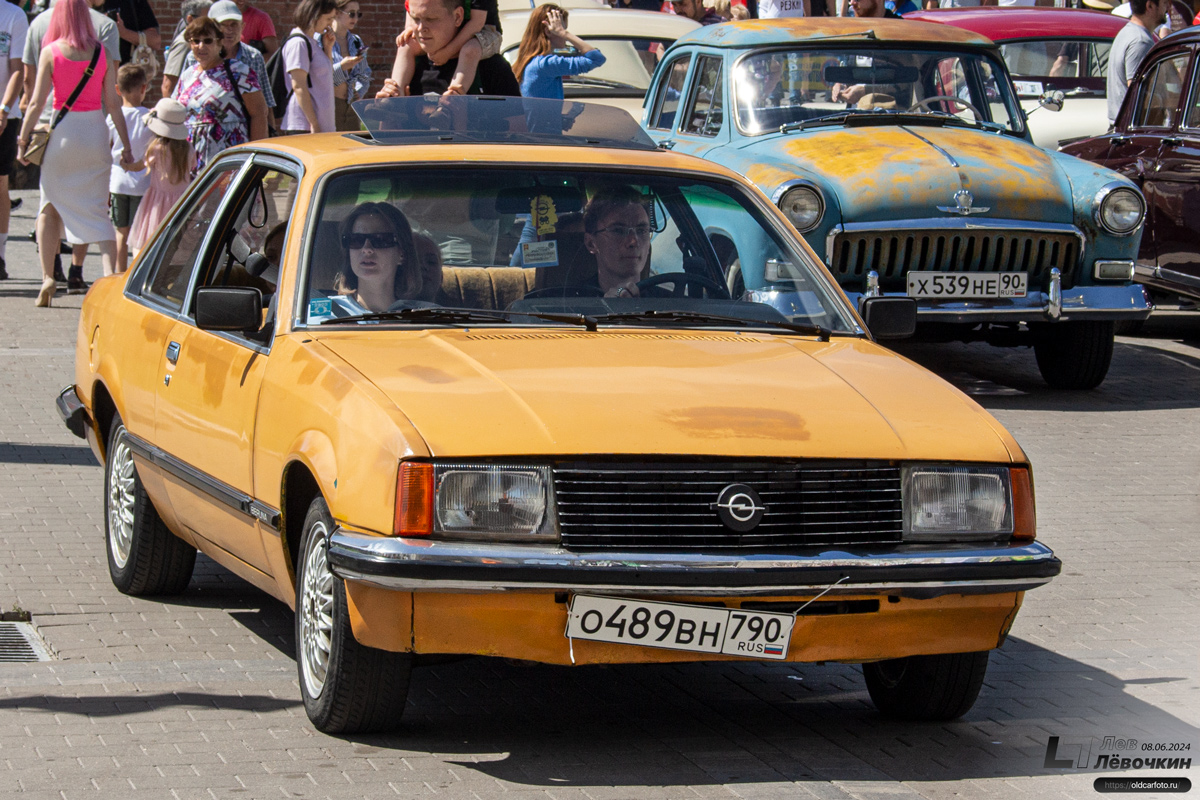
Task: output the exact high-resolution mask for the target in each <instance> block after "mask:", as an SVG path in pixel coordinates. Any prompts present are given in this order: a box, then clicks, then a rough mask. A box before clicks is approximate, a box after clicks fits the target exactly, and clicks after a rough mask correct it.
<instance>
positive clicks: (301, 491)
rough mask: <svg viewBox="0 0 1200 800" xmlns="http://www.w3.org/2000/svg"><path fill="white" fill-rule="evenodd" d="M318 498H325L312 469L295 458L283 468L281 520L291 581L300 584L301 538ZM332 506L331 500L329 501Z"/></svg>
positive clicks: (301, 460)
mask: <svg viewBox="0 0 1200 800" xmlns="http://www.w3.org/2000/svg"><path fill="white" fill-rule="evenodd" d="M318 496H322V497H323V496H324V493H323V492H322V491H321V486H320V484H319V483H318V482H317V477H316V475H315V474H314V472H313V470H312V468H311V466H310V465H309V464H308V463H307V462H306V461H304V460H303V459H300V458H294V459H292V460H291V461H289V462H288V463H287V466H285V467H284V469H283V482H282V485H281V486H280V500H281V503H280V511H281V512H282V514H283V518H282V520H281V521H280V525H281V530H282V533H283V549H284V555H285V556H286V562H287V570H288V582H289V583H290V584H291V585H293V586H295V584H296V563H297V559H298V558H299V556H300V537H301V536H303V534H304V517H305V515H307V514H308V507H309V505H311V504H312V501H313V500H314V499H315V498H317V497H318ZM325 502H326V503H328V502H329V501H328V498H327V499H326V501H325Z"/></svg>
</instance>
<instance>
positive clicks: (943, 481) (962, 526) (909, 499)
mask: <svg viewBox="0 0 1200 800" xmlns="http://www.w3.org/2000/svg"><path fill="white" fill-rule="evenodd" d="M903 491H904V540H905V541H907V542H949V541H995V540H999V539H1007V538H1008V537H1009V536H1011V535H1012V532H1013V514H1012V485H1011V478H1010V475H1009V470H1008V468H1007V467H974V466H972V467H950V466H945V467H943V466H927V465H922V464H915V465H911V466H908V467H905V468H904V489H903Z"/></svg>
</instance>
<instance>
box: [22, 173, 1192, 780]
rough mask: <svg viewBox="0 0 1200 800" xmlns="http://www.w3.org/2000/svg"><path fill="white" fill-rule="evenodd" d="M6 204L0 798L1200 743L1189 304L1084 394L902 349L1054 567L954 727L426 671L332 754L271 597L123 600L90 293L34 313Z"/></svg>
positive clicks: (939, 350) (976, 766) (623, 677)
mask: <svg viewBox="0 0 1200 800" xmlns="http://www.w3.org/2000/svg"><path fill="white" fill-rule="evenodd" d="M18 194H19V195H20V196H22V197H24V198H25V207H24V208H22V209H21V210H20V211H18V212H17V213H16V214H15V216H14V219H13V224H12V235H13V236H14V237H17V238H16V239H15V240H14V241H10V243H9V245H8V269H9V272H10V274H11V275H12V278H11V279H10V280H8V281H5V282H0V407H3V408H4V409H5V412H4V413H3V414H0V610H7V609H9V608H10V607H12V606H14V605H16V606H19V607H20V608H23V609H26V610H28V611H30V612H32V614H33V621H34V623H35V625H36V627H37V629H38V630H39V631H40V633H41V635H42V637H43V638H44V639H45V642H46V643H47V644H48V645H49V647H50V648H51V649H52V650H53V652H54V653H55V654H56V656H57V658H56V660H54V661H51V662H46V663H41V664H0V797H21V798H60V800H61V799H63V798H66V799H68V800H75V798H107V797H120V798H128V799H129V800H135V798H143V797H145V798H160V797H162V798H207V799H210V800H212V799H215V798H259V797H262V798H277V797H307V798H325V797H330V798H376V797H379V798H383V797H388V798H394V797H401V798H409V797H412V798H424V797H430V798H448V799H453V800H458V799H459V798H506V800H535V798H536V799H537V800H624V799H625V798H629V799H631V800H641V799H642V798H646V799H654V800H657V799H658V798H662V799H663V800H667V799H668V798H747V799H750V798H753V799H755V800H760V799H761V800H768V799H775V798H819V799H820V800H846V799H847V798H857V799H858V800H907V799H908V798H928V799H929V800H950V799H951V798H988V799H990V798H1022V799H1023V800H1032V799H1040V798H1084V797H1090V796H1093V795H1094V791H1093V788H1092V782H1093V780H1094V779H1095V778H1096V777H1097V776H1099V775H1101V774H1110V773H1105V772H1102V771H1097V770H1093V769H1092V768H1091V767H1092V764H1088V767H1087V768H1086V769H1047V768H1046V767H1045V758H1046V746H1047V742H1048V740H1049V737H1051V736H1058V737H1060V742H1061V744H1060V749H1059V753H1058V755H1059V757H1060V758H1067V757H1070V754H1071V753H1072V752H1077V751H1079V749H1080V745H1081V744H1082V745H1083V746H1089V747H1093V748H1096V747H1098V746H1099V740H1098V739H1093V737H1105V736H1115V737H1119V738H1134V739H1138V740H1139V741H1155V742H1184V743H1187V744H1188V745H1189V746H1190V747H1191V750H1190V751H1189V752H1186V753H1183V754H1182V755H1183V756H1185V757H1187V756H1191V757H1192V758H1195V757H1196V756H1200V753H1197V752H1196V751H1197V749H1200V732H1198V728H1197V725H1198V724H1200V679H1198V674H1197V673H1198V671H1200V669H1198V668H1200V652H1198V651H1200V581H1198V580H1197V577H1196V567H1197V564H1196V561H1197V556H1196V549H1197V548H1196V537H1197V534H1198V533H1200V523H1198V522H1197V520H1198V519H1200V500H1198V499H1197V498H1198V496H1200V495H1198V489H1200V454H1198V450H1197V447H1196V443H1197V442H1198V441H1200V410H1198V407H1200V314H1192V315H1187V314H1179V313H1176V314H1165V315H1163V316H1162V317H1161V318H1156V319H1155V320H1153V321H1152V322H1151V323H1150V324H1149V325H1148V326H1147V328H1146V329H1145V331H1144V332H1143V335H1142V336H1141V337H1140V338H1136V339H1134V338H1122V339H1120V340H1119V343H1118V345H1117V350H1116V355H1115V358H1114V364H1113V370H1112V373H1111V374H1110V376H1109V379H1108V380H1107V381H1106V382H1105V384H1104V385H1103V386H1102V387H1101V388H1100V389H1099V390H1097V391H1094V392H1089V393H1053V392H1050V391H1048V390H1046V389H1045V388H1044V387H1043V386H1042V384H1041V382H1040V379H1039V378H1038V376H1037V371H1036V367H1035V366H1034V363H1033V357H1032V354H1031V353H1030V352H1029V351H1027V350H1016V351H1001V350H996V349H993V348H989V347H986V346H981V345H972V346H966V345H905V346H903V347H901V348H898V349H901V350H902V351H903V352H905V353H906V354H908V355H910V356H911V357H913V358H915V359H916V360H918V361H920V362H921V363H923V364H925V365H927V366H929V367H930V368H933V369H936V370H937V371H939V372H940V373H941V374H943V375H944V376H945V377H947V379H949V380H951V381H952V382H954V383H956V384H958V385H959V386H961V387H962V388H964V389H965V390H967V391H969V392H970V393H972V394H973V395H974V396H975V397H976V399H978V400H979V402H981V403H982V404H983V405H984V406H986V407H987V408H988V409H989V410H991V411H992V413H994V414H995V415H996V416H997V417H998V418H999V419H1000V420H1001V421H1002V422H1003V423H1004V424H1006V425H1007V426H1008V427H1009V428H1010V429H1011V430H1012V431H1013V432H1014V434H1015V435H1016V436H1017V438H1018V439H1019V440H1020V442H1021V443H1022V445H1023V446H1024V447H1025V448H1026V450H1027V451H1028V452H1029V454H1030V456H1031V458H1032V460H1033V464H1034V470H1035V474H1036V478H1037V490H1038V501H1039V502H1038V508H1039V512H1040V514H1039V519H1038V522H1039V535H1040V537H1041V538H1042V539H1043V540H1044V541H1046V542H1047V543H1048V544H1050V545H1051V546H1052V547H1053V548H1055V550H1056V551H1057V552H1058V554H1059V555H1060V556H1061V557H1062V559H1063V562H1064V565H1065V568H1064V572H1063V575H1062V576H1060V577H1059V578H1058V579H1057V580H1056V581H1054V582H1053V583H1052V584H1050V585H1049V586H1048V587H1044V588H1042V589H1039V590H1036V591H1034V592H1031V593H1029V595H1028V596H1027V597H1026V600H1025V606H1024V608H1023V610H1022V611H1021V614H1020V615H1019V616H1018V618H1017V621H1016V624H1015V626H1014V628H1013V631H1012V635H1011V637H1010V638H1009V640H1008V642H1007V643H1006V644H1005V645H1004V647H1003V648H1002V649H1000V650H999V651H997V652H995V653H994V654H993V656H992V663H991V668H990V671H989V673H988V678H987V682H986V684H985V686H984V689H983V692H982V694H981V695H980V699H979V702H978V703H977V704H976V705H975V707H974V709H973V710H972V711H971V712H970V713H968V714H967V715H966V716H965V717H964V718H963V719H962V720H960V721H957V722H953V723H949V724H936V725H905V724H897V723H892V722H888V721H885V720H883V719H881V718H880V717H879V716H878V715H877V714H876V713H875V712H874V711H873V709H872V707H871V705H870V701H869V699H868V697H867V693H866V690H865V688H864V686H863V683H862V677H861V674H860V672H859V670H858V668H857V667H853V666H843V665H832V664H830V665H820V666H818V665H800V666H794V665H779V664H769V665H763V664H754V663H746V664H721V665H715V666H705V665H699V666H690V665H685V666H650V667H581V668H565V667H546V666H529V665H522V664H514V663H508V662H505V661H500V660H495V659H483V658H477V659H468V660H463V661H459V662H455V663H450V664H441V665H436V666H427V667H422V668H420V669H418V670H417V671H416V673H415V675H414V679H413V689H412V694H411V698H410V701H409V707H408V711H407V715H406V724H405V727H404V730H403V731H402V732H400V733H398V734H395V735H388V736H361V737H354V738H337V737H330V736H325V735H322V734H319V733H317V732H315V731H314V730H313V729H312V727H311V726H310V725H309V724H308V721H307V719H306V718H305V715H304V710H303V708H302V706H301V705H300V702H299V689H298V687H297V682H296V669H295V661H294V660H293V657H292V651H293V627H292V617H291V614H290V612H289V611H288V609H287V608H286V607H285V606H284V605H282V604H280V603H278V602H276V601H275V600H272V599H270V598H268V597H267V596H266V595H264V594H262V593H260V592H259V591H257V590H256V589H253V588H252V587H250V586H249V585H248V584H246V583H244V582H242V581H241V580H240V579H238V578H236V577H234V576H233V575H231V574H230V573H228V572H227V571H225V570H224V569H222V568H221V567H218V566H217V565H215V564H214V563H213V562H211V561H209V560H207V559H205V558H203V557H201V558H200V560H199V562H198V567H197V570H196V575H195V577H194V578H193V581H192V584H191V587H190V588H189V590H188V591H187V593H185V594H184V595H182V596H180V597H177V598H172V599H169V600H139V599H134V598H129V597H125V596H123V595H121V594H120V593H118V592H117V591H116V590H115V589H114V588H113V587H112V584H111V583H110V581H109V578H108V574H107V569H106V564H105V557H104V547H103V534H102V519H101V470H100V468H99V466H98V465H96V464H95V462H94V460H93V458H92V456H91V454H90V451H89V450H88V449H87V447H86V445H84V444H83V443H82V442H81V441H80V440H78V439H75V438H73V437H72V436H71V435H70V434H69V433H68V432H67V431H66V429H65V428H64V427H63V426H62V424H61V422H60V421H59V419H58V416H57V414H56V413H55V411H54V408H53V398H54V395H55V394H56V393H57V391H58V390H59V389H60V388H61V387H63V386H65V385H66V384H68V383H69V382H70V381H71V378H72V374H73V373H72V362H73V357H74V350H73V346H74V338H75V327H76V321H77V317H78V313H77V310H78V308H79V305H80V303H81V300H82V298H80V297H67V296H65V295H62V294H60V295H59V297H58V298H56V302H55V305H54V307H53V308H51V309H36V308H34V307H33V298H34V296H35V295H36V292H37V288H38V284H39V278H38V270H37V266H36V258H35V253H34V248H33V246H32V245H31V244H30V243H28V241H27V240H25V239H24V238H22V237H23V236H24V234H25V233H27V232H28V231H29V229H30V227H31V224H32V213H33V210H34V206H35V205H36V202H37V195H36V193H35V192H22V193H18ZM98 272H99V268H98V259H97V258H96V257H95V256H94V255H93V256H92V257H90V259H89V266H88V270H87V275H88V277H89V279H90V278H92V277H94V276H95V275H96V274H98ZM1071 748H1074V749H1073V750H1072V749H1071ZM1093 752H1099V751H1098V750H1095V749H1094V750H1093ZM1064 754H1066V755H1064ZM1159 755H1161V754H1159ZM1177 755H1178V754H1177ZM1092 760H1093V761H1094V757H1093V758H1092ZM1122 774H1127V775H1138V776H1144V775H1146V774H1147V773H1146V771H1145V770H1142V771H1140V772H1132V771H1131V772H1128V773H1122ZM1152 774H1154V775H1161V774H1169V775H1173V776H1176V777H1189V776H1190V777H1191V778H1192V779H1193V780H1194V779H1195V778H1196V777H1197V773H1196V770H1195V768H1193V769H1191V770H1187V771H1178V770H1176V771H1159V770H1155V771H1153V773H1152ZM1140 796H1143V797H1145V796H1152V795H1140Z"/></svg>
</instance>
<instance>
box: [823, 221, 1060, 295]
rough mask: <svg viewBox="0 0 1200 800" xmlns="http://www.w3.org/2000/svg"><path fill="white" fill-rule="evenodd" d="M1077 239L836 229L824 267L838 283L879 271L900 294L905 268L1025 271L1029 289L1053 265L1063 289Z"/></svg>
mask: <svg viewBox="0 0 1200 800" xmlns="http://www.w3.org/2000/svg"><path fill="white" fill-rule="evenodd" d="M1079 257H1080V253H1079V238H1078V237H1076V236H1075V235H1073V234H1069V233H1049V232H1043V231H1017V230H997V229H990V230H989V229H982V230H981V229H970V230H946V229H916V230H896V231H855V232H849V233H839V234H837V235H836V236H835V238H834V240H833V245H832V248H831V249H830V259H829V268H830V270H832V271H833V274H834V276H835V277H836V278H837V279H838V281H839V282H841V283H843V284H845V283H858V282H860V281H862V280H865V277H866V274H867V272H869V271H870V270H875V271H876V272H878V273H879V286H880V288H881V289H883V290H884V291H899V292H902V291H904V290H905V287H906V279H905V277H904V276H905V274H906V273H908V272H909V271H918V270H919V271H934V272H1028V273H1029V288H1030V289H1035V288H1040V287H1042V286H1044V285H1045V281H1046V280H1048V278H1049V274H1050V270H1051V269H1053V268H1055V267H1057V268H1058V269H1059V270H1060V271H1061V272H1062V276H1063V287H1064V288H1067V287H1069V286H1071V285H1073V278H1074V275H1075V269H1076V266H1077V264H1078V262H1079Z"/></svg>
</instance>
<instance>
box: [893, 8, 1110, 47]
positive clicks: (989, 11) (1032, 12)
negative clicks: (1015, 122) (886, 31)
mask: <svg viewBox="0 0 1200 800" xmlns="http://www.w3.org/2000/svg"><path fill="white" fill-rule="evenodd" d="M904 18H905V19H909V20H914V21H921V22H940V23H942V24H944V25H952V26H954V27H956V28H962V29H963V30H968V31H974V32H975V33H978V34H982V35H983V36H986V37H988V38H989V39H993V40H995V41H1003V40H1007V39H1044V38H1046V37H1048V36H1070V37H1084V38H1097V39H1111V38H1113V37H1114V36H1116V35H1117V32H1118V31H1120V30H1121V28H1124V27H1125V25H1126V23H1128V22H1129V20H1128V19H1126V18H1125V17H1118V16H1114V15H1112V14H1109V13H1106V12H1104V11H1091V10H1089V9H1083V8H1039V7H1036V6H1034V7H1030V6H1007V7H1006V6H989V7H986V8H943V9H936V10H933V11H914V12H912V13H910V14H905V16H904Z"/></svg>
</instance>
